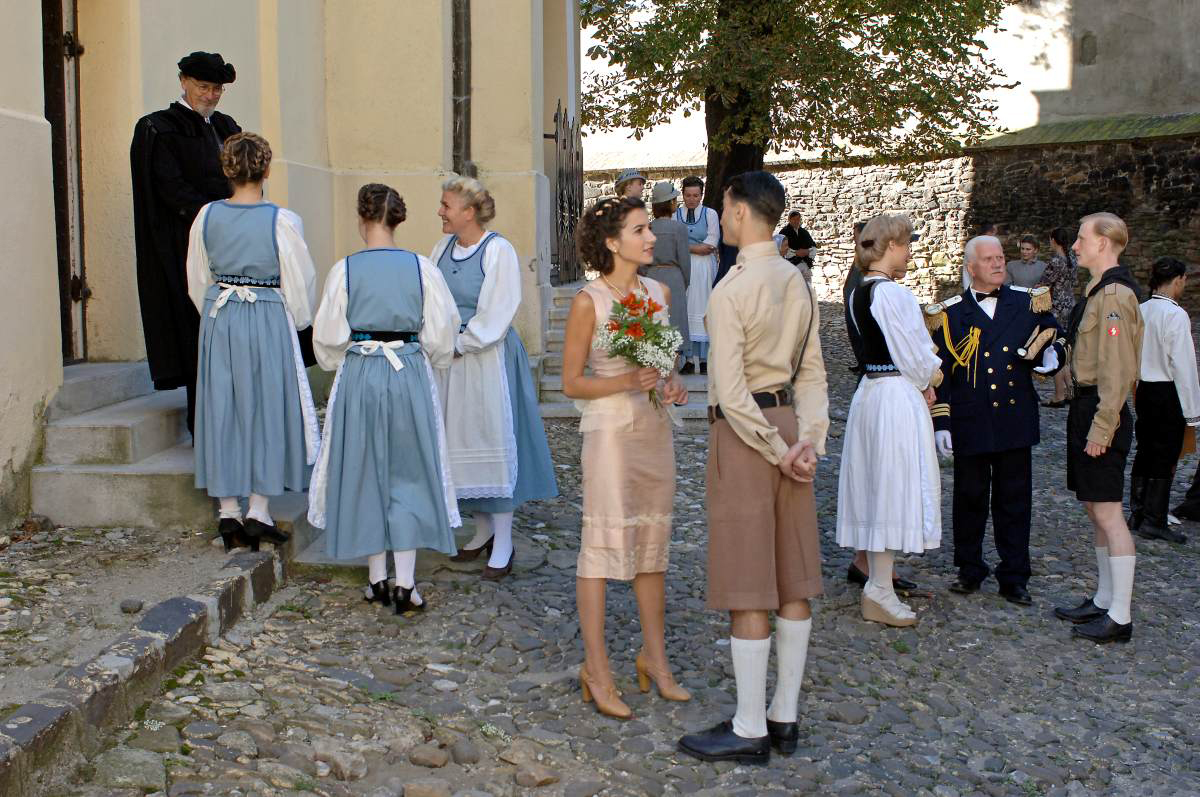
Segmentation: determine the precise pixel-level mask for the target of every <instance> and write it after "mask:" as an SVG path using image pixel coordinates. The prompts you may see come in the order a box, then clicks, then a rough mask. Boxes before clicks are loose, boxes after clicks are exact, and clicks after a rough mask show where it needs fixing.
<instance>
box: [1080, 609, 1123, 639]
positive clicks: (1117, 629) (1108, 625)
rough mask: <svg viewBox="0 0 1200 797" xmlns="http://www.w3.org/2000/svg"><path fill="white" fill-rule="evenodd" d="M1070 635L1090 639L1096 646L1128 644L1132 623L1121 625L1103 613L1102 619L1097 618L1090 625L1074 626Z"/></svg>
mask: <svg viewBox="0 0 1200 797" xmlns="http://www.w3.org/2000/svg"><path fill="white" fill-rule="evenodd" d="M1071 635H1072V636H1077V637H1083V638H1084V639H1090V640H1092V641H1093V642H1095V643H1096V644H1097V645H1104V644H1107V643H1109V642H1128V641H1129V640H1130V639H1132V638H1133V623H1125V625H1121V624H1120V623H1118V622H1116V621H1114V620H1113V619H1112V618H1111V617H1109V616H1108V614H1107V613H1105V615H1104V616H1103V617H1097V618H1096V619H1095V620H1092V621H1091V622H1090V623H1084V624H1083V625H1077V626H1075V627H1074V628H1072V629H1071Z"/></svg>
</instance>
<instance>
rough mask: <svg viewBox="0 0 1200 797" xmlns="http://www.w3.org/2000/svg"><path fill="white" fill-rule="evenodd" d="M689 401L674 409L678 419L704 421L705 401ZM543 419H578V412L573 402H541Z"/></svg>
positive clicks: (694, 399)
mask: <svg viewBox="0 0 1200 797" xmlns="http://www.w3.org/2000/svg"><path fill="white" fill-rule="evenodd" d="M690 398H691V400H690V401H689V402H688V403H687V404H685V405H683V406H682V407H676V408H675V410H676V412H677V413H678V415H679V417H680V419H682V420H685V421H688V420H704V419H706V418H708V404H707V402H705V401H697V400H696V398H695V397H690ZM539 407H540V409H541V413H542V417H543V418H578V417H579V410H577V409H576V408H575V402H573V401H543V402H542V403H541V404H540V405H539Z"/></svg>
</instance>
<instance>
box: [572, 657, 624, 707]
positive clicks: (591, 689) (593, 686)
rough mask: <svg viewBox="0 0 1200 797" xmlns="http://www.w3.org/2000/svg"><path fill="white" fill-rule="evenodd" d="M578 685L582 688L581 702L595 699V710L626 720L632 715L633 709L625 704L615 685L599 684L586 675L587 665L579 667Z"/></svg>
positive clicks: (589, 701)
mask: <svg viewBox="0 0 1200 797" xmlns="http://www.w3.org/2000/svg"><path fill="white" fill-rule="evenodd" d="M579 685H580V686H581V687H582V688H583V702H584V703H591V702H593V701H595V703H596V710H597V711H599V712H600V713H601V714H604V715H606V716H609V717H615V718H617V719H619V720H627V719H629V718H630V717H632V716H633V709H631V708H630V707H629V706H627V705H625V702H624V701H622V700H621V697H620V693H618V692H617V688H616V687H615V686H600V685H598V684H597V683H596V682H595V681H592V680H590V679H589V677H588V671H587V665H580V667H579Z"/></svg>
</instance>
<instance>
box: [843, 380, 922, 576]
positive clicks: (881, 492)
mask: <svg viewBox="0 0 1200 797" xmlns="http://www.w3.org/2000/svg"><path fill="white" fill-rule="evenodd" d="M941 539H942V499H941V472H940V470H939V468H938V460H937V451H936V450H935V448H934V444H933V420H932V418H931V417H930V415H929V407H928V406H927V405H926V404H925V398H924V397H923V396H922V395H921V391H920V390H918V389H917V387H916V386H915V385H914V384H913V383H912V382H910V381H909V380H908V379H907V378H905V377H903V376H891V377H883V378H881V379H863V380H862V382H860V383H859V386H858V390H856V391H855V393H854V399H853V400H852V401H851V402H850V414H849V417H848V419H847V421H846V436H845V440H844V444H843V447H842V467H841V473H840V475H839V477H838V513H837V543H838V545H840V546H842V547H843V548H853V549H855V550H859V551H862V550H866V551H885V550H886V551H901V552H903V553H922V552H924V551H927V550H929V549H931V548H937V547H938V546H939V545H940V544H941Z"/></svg>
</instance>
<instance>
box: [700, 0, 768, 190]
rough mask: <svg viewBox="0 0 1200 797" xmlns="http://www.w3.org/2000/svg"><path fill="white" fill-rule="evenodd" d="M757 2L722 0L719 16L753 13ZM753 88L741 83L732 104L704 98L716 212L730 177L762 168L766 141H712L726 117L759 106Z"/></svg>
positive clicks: (708, 186)
mask: <svg viewBox="0 0 1200 797" xmlns="http://www.w3.org/2000/svg"><path fill="white" fill-rule="evenodd" d="M757 2H758V0H719V2H718V3H717V17H718V18H719V19H727V18H729V17H732V16H734V15H736V14H745V13H746V12H748V11H750V12H752V11H753V10H754V8H755V6H756V5H757ZM761 27H762V30H763V34H764V35H765V34H766V33H767V32H768V31H769V30H770V27H771V25H770V22H769V21H767V20H763V21H762V22H761ZM753 88H754V87H753V86H742V87H741V89H740V90H739V91H738V93H737V96H736V97H734V98H733V102H732V103H731V104H729V105H726V104H725V102H724V101H722V100H721V99H720V98H719V97H714V96H713V95H712V92H709V93H708V96H706V97H705V98H704V128H705V131H706V132H707V134H708V164H707V168H706V175H705V181H704V185H705V191H704V204H705V205H708V206H709V207H710V208H712V209H714V210H716V211H717V213H720V212H721V205H722V204H723V202H724V198H725V186H726V184H727V183H728V182H729V180H730V178H732V177H734V176H736V175H739V174H741V173H742V172H750V171H756V170H758V169H761V168H762V167H763V155H764V154H765V153H766V146H767V145H766V143H763V144H761V145H751V144H729V145H726V146H723V147H721V148H717V147H714V146H713V140H714V139H715V138H716V135H717V133H718V131H720V129H721V126H722V125H723V124H724V123H725V120H726V119H728V118H729V117H731V116H734V115H735V114H737V113H739V112H741V111H744V110H745V109H746V108H755V107H759V106H758V103H756V102H755V100H756V99H760V98H756V97H755V96H754V94H753ZM748 127H749V125H748V123H747V120H745V119H743V120H742V121H740V122H739V123H738V124H737V125H736V126H735V127H734V133H735V134H741V133H745V132H746V131H747V129H748Z"/></svg>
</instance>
